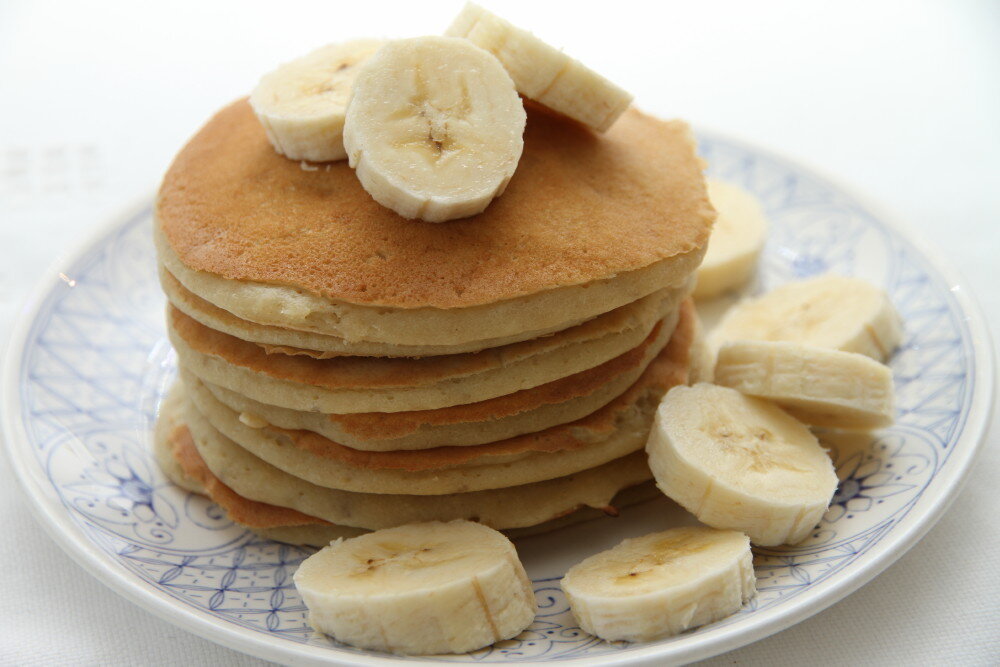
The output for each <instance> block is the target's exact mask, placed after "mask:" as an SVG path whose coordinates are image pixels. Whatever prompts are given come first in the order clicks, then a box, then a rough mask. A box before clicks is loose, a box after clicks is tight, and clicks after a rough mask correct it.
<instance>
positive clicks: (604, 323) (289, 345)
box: [160, 267, 693, 359]
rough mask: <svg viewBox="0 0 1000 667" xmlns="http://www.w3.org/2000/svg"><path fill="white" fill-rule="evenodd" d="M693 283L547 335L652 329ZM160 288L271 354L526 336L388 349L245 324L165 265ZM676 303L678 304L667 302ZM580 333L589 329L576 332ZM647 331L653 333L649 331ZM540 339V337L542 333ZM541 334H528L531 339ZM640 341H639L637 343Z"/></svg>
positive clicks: (375, 352)
mask: <svg viewBox="0 0 1000 667" xmlns="http://www.w3.org/2000/svg"><path fill="white" fill-rule="evenodd" d="M692 283H693V280H689V281H688V282H687V283H685V284H684V285H682V286H681V287H679V288H665V289H662V290H658V291H656V292H654V293H653V294H650V295H648V296H646V297H643V298H642V299H639V300H637V301H633V302H632V303H628V304H625V305H624V306H620V307H618V308H616V309H615V310H612V311H609V312H607V313H603V314H601V315H598V316H597V317H596V318H594V319H592V320H588V321H587V322H586V323H581V324H579V325H577V326H575V327H571V328H570V329H563V330H560V331H559V332H546V333H545V334H544V335H545V336H549V337H551V336H559V335H560V334H565V335H564V339H565V338H567V337H568V335H569V334H572V335H574V336H579V337H580V338H579V340H585V339H588V338H594V337H599V336H601V335H605V336H606V335H610V334H612V333H620V332H624V331H631V330H633V329H636V328H637V327H638V326H640V325H643V324H645V325H648V326H649V327H652V325H653V323H654V322H655V320H656V317H654V316H653V313H654V312H655V310H656V309H657V308H659V310H660V314H661V316H662V315H663V314H666V313H667V312H669V311H671V310H672V309H673V307H676V305H677V303H678V302H679V300H680V299H681V298H683V297H684V296H686V295H687V294H688V293H690V291H691V284H692ZM160 284H161V286H162V287H163V291H164V292H165V293H166V295H167V298H168V299H169V300H170V303H171V304H172V305H173V306H174V307H175V308H177V309H178V310H180V311H181V312H182V313H184V314H185V315H187V316H188V317H191V318H193V319H195V320H197V321H198V322H200V323H201V324H204V325H205V326H207V327H209V328H211V329H215V330H216V331H221V332H222V333H226V334H229V335H230V336H234V337H236V338H240V339H242V340H246V341H250V342H252V343H257V344H259V345H261V346H263V347H264V349H265V350H266V351H267V352H269V353H274V352H281V353H284V354H304V355H307V356H312V357H315V358H317V359H325V358H331V357H338V356H365V357H428V356H439V355H450V354H462V353H466V352H478V351H480V350H483V349H485V348H488V347H489V348H497V347H501V346H506V345H510V344H511V343H518V342H521V341H522V340H526V339H527V338H522V337H520V336H518V337H513V339H512V338H511V337H508V338H507V339H492V340H487V341H477V342H476V343H475V344H466V345H457V346H455V345H452V346H447V345H387V344H384V343H365V342H359V343H348V342H347V341H345V340H344V339H342V338H336V337H333V336H324V335H322V334H315V333H311V332H307V331H296V330H294V329H287V328H283V327H274V326H267V325H262V324H256V323H254V322H249V321H247V320H242V319H240V318H238V317H236V316H235V315H233V314H232V313H230V312H229V311H227V310H223V309H222V308H219V307H217V306H214V305H212V304H210V303H209V302H207V301H205V300H204V299H202V298H200V297H198V296H196V295H194V294H192V293H191V292H189V291H188V290H186V289H185V288H184V286H183V285H181V284H180V283H179V282H178V281H177V279H176V278H174V276H173V275H171V274H170V272H169V271H167V270H166V269H164V268H163V267H160ZM667 299H670V300H672V302H673V306H671V305H669V304H667V303H664V302H665V301H666V300H667ZM576 329H585V330H584V331H582V332H576V331H575V330H576ZM647 333H648V330H647ZM540 335H541V334H540ZM532 337H534V338H537V337H539V336H529V337H528V338H532ZM636 342H638V341H636Z"/></svg>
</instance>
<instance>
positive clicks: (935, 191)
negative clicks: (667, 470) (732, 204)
mask: <svg viewBox="0 0 1000 667" xmlns="http://www.w3.org/2000/svg"><path fill="white" fill-rule="evenodd" d="M460 4H461V3H460V2H459V1H458V0H456V1H453V2H412V1H409V2H383V1H381V0H370V1H368V2H355V3H346V2H332V1H331V0H325V1H324V2H296V1H292V0H286V1H285V2H281V3H267V4H265V3H263V2H240V3H236V2H205V1H204V0H202V1H201V2H192V1H189V0H183V1H174V2H170V3H159V4H157V5H152V4H151V3H125V2H118V3H108V2H87V3H63V4H55V3H47V2H37V3H36V2H32V3H28V2H10V1H6V2H4V3H3V4H0V100H2V104H0V128H3V129H2V130H0V259H2V261H0V341H6V339H7V336H8V333H9V327H10V324H11V322H13V321H14V320H16V319H17V317H18V316H19V312H20V308H21V304H22V303H23V301H24V298H25V297H26V295H27V294H28V293H29V291H30V290H31V288H32V287H33V285H34V284H35V283H36V282H37V281H38V280H40V279H41V278H42V277H43V276H44V275H45V273H46V271H47V269H46V267H47V266H49V265H50V264H51V262H52V261H53V260H54V259H55V258H56V257H58V256H59V255H61V254H64V253H66V252H68V251H69V250H70V249H72V248H73V247H75V246H77V245H78V244H79V243H80V242H81V240H82V239H84V238H86V237H87V236H88V235H89V234H91V233H92V230H93V229H94V228H95V227H97V226H99V225H102V224H104V223H105V222H106V221H107V220H108V219H109V218H111V217H114V216H116V215H118V214H120V212H121V211H122V210H123V209H126V208H128V207H129V206H130V205H132V204H133V203H134V202H136V201H139V200H141V199H142V198H144V197H148V196H149V194H150V193H151V192H152V191H153V190H154V189H155V187H156V184H157V182H158V180H159V178H160V176H161V175H162V173H163V171H164V169H165V168H166V166H167V165H168V163H169V161H170V159H171V157H172V155H173V153H174V152H175V151H176V150H177V149H178V148H179V147H180V145H181V144H182V143H183V142H184V141H185V139H186V138H187V137H188V136H190V135H191V134H192V133H193V132H194V130H195V129H197V127H198V126H199V125H200V124H201V123H202V122H204V120H205V119H206V118H207V117H208V116H209V115H210V114H211V113H212V112H213V110H215V109H216V108H218V107H220V106H221V105H223V104H225V103H226V102H228V101H230V100H231V99H234V98H236V97H238V96H241V95H244V94H246V93H247V92H248V91H249V90H250V89H251V88H252V87H253V86H254V84H255V82H256V79H257V78H258V77H259V76H260V74H262V73H263V72H265V71H267V70H268V69H269V68H271V67H273V66H274V65H275V64H276V63H278V62H282V61H284V60H288V59H291V58H294V57H296V56H297V55H299V54H301V53H303V52H305V51H306V50H308V49H310V48H313V47H315V46H319V45H322V44H324V43H327V42H334V41H339V40H342V39H347V38H350V37H358V36H365V35H374V36H389V37H395V36H398V37H404V36H412V35H419V34H433V33H436V32H439V31H440V30H441V29H442V28H443V27H444V26H445V25H447V23H448V22H449V21H450V19H451V16H452V15H453V14H454V13H456V12H457V11H458V9H459V7H460ZM486 4H487V5H489V6H492V7H493V8H495V9H497V10H500V11H501V12H502V13H503V14H504V15H506V16H507V17H508V18H510V19H511V20H513V21H514V22H515V23H518V24H520V25H523V26H525V27H528V28H529V29H531V30H533V31H534V32H535V33H536V34H538V35H540V36H542V37H543V38H545V39H546V40H547V41H549V42H550V43H553V44H555V45H558V46H561V47H563V48H565V50H566V51H567V52H568V53H570V54H571V55H574V56H576V57H579V58H580V59H581V60H584V61H585V62H587V63H588V64H591V65H592V66H593V67H595V69H598V70H599V71H601V72H603V73H605V74H607V75H608V76H609V77H610V78H612V79H613V80H615V81H616V82H618V83H620V84H621V85H623V86H624V87H625V88H626V89H629V90H631V91H632V92H634V93H635V95H636V101H637V104H639V105H640V106H642V107H644V108H646V109H647V110H649V111H652V112H654V113H657V114H659V115H662V116H677V117H682V118H686V119H688V120H690V121H691V122H693V123H694V124H695V125H697V126H700V127H704V128H707V129H712V130H715V131H719V132H723V133H726V134H728V135H731V136H733V137H737V138H740V139H744V140H747V141H750V142H753V143H756V144H758V145H761V146H765V147H767V148H770V149H771V150H773V151H776V152H779V153H782V154H784V155H787V156H789V157H791V158H793V159H796V160H798V161H800V162H802V163H804V164H806V165H808V166H811V167H814V168H816V169H818V170H819V171H821V172H823V173H825V174H827V175H830V176H832V177H833V178H834V179H835V180H837V181H839V182H841V183H843V184H845V185H847V186H848V187H850V188H851V189H852V190H853V191H855V192H857V193H860V194H861V195H863V196H865V197H866V198H867V199H868V200H870V201H871V202H873V203H874V204H875V205H876V207H877V209H881V210H883V211H886V212H888V214H889V216H890V217H891V218H893V219H895V220H898V221H900V222H901V224H902V226H903V227H904V229H909V230H911V231H912V232H913V233H914V235H916V236H918V237H921V238H923V240H924V241H926V242H927V243H928V246H929V247H930V248H932V249H934V250H935V251H940V255H941V256H942V257H943V258H945V259H946V260H949V261H950V263H951V264H953V265H954V266H957V267H958V269H959V270H960V271H961V272H962V274H963V275H964V276H965V281H966V282H965V284H966V286H967V288H969V289H971V291H972V292H973V293H974V294H975V295H976V296H977V297H978V299H979V301H980V303H981V304H982V306H983V309H984V311H985V312H986V316H987V319H988V321H989V322H991V323H993V326H994V327H995V326H996V323H998V322H1000V290H998V289H996V286H997V282H998V281H997V279H998V277H1000V272H998V270H997V268H996V262H997V256H998V254H1000V224H998V223H1000V3H998V2H995V1H990V0H983V1H980V2H975V1H962V2H949V3H943V2H931V1H922V2H919V1H918V2H886V1H881V0H865V1H863V2H856V1H853V0H850V1H841V2H837V3H796V2H773V1H764V2H760V1H757V2H753V3H749V2H738V1H735V0H734V1H722V0H709V1H705V2H697V3H695V2H690V3H683V4H682V3H669V4H667V3H663V4H660V3H656V4H654V3H639V2H627V1H624V0H619V1H618V2H615V3H612V4H611V5H609V4H608V3H600V4H597V3H590V2H580V1H577V2H550V3H540V2H537V1H533V2H503V3H501V2H499V0H495V1H493V2H487V3H486ZM998 430H1000V429H998V428H997V426H996V425H994V427H993V428H992V430H991V431H990V434H989V435H988V444H987V446H986V448H985V451H984V452H983V455H982V457H981V459H980V461H979V464H978V465H977V466H976V467H975V470H974V471H973V472H972V474H971V476H970V477H969V479H968V481H967V483H966V485H965V487H964V489H963V491H962V492H961V494H960V495H959V496H958V498H957V500H956V501H955V503H954V505H953V506H952V508H951V510H950V511H949V512H948V513H947V514H946V515H945V517H944V518H943V519H942V520H941V521H940V523H939V524H938V525H937V526H936V527H935V528H934V529H933V530H932V531H931V532H930V533H929V534H928V535H927V536H926V537H925V538H924V540H923V541H922V542H921V543H920V544H918V545H917V546H916V547H914V548H913V549H912V550H911V551H910V552H909V553H907V554H906V555H905V556H903V557H902V558H901V559H900V560H899V561H898V562H897V563H896V564H895V565H893V566H892V567H891V568H889V570H887V571H886V572H885V573H884V574H882V575H881V576H879V577H878V578H877V579H875V580H874V581H873V582H871V583H870V584H868V585H867V586H865V587H864V588H862V589H861V590H860V591H858V592H856V593H854V594H853V595H851V596H850V597H848V598H847V599H845V600H844V601H842V602H840V603H838V604H836V605H834V606H833V607H831V608H830V609H828V610H826V611H823V612H821V613H819V614H817V615H816V616H814V617H812V618H811V619H809V620H807V621H805V622H803V623H800V624H799V625H797V626H795V627H793V628H791V629H789V630H786V631H784V632H781V633H778V634H777V635H774V636H772V637H770V638H768V639H765V640H763V641H760V642H757V643H756V644H753V645H751V646H748V647H745V648H743V649H740V650H737V651H734V652H732V653H728V654H725V655H723V656H719V657H718V658H716V659H714V660H710V661H708V662H707V664H718V665H723V664H745V665H756V664H768V665H793V664H801V663H804V662H806V661H809V662H811V663H813V664H815V663H817V662H818V663H822V664H830V665H837V664H844V665H848V664H852V665H853V664H857V663H859V662H861V663H877V664H900V665H902V664H912V663H922V664H940V663H944V662H948V663H951V664H956V663H958V664H990V663H994V664H995V663H996V662H997V661H998V659H1000V573H998V570H997V567H996V565H995V562H996V561H995V557H994V554H995V553H996V552H997V550H998V549H1000V529H998V524H997V521H996V510H997V509H998V504H997V501H996V492H995V485H996V480H997V479H998V477H1000V453H998V443H997V439H998V434H1000V433H998ZM12 477H13V476H12V474H11V471H10V467H9V464H8V463H7V460H6V458H5V457H0V526H2V528H3V531H4V536H5V538H4V539H3V540H0V590H3V591H4V597H5V600H4V604H3V605H2V606H0V609H2V611H0V621H2V622H0V663H2V664H55V663H66V664H97V663H100V664H108V665H117V664H138V663H141V664H163V665H167V664H184V665H190V664H220V665H229V664H232V665H249V664H257V662H258V661H256V660H254V659H252V658H249V657H247V656H244V655H242V654H239V653H237V652H234V651H230V650H229V649H225V648H222V647H219V646H216V645H214V644H212V643H210V642H208V641H205V640H203V639H199V638H197V637H195V636H193V635H189V634H187V633H186V632H184V631H182V630H179V629H177V628H175V627H173V626H172V625H170V624H168V623H166V622H163V621H161V620H159V619H157V618H154V617H153V616H152V615H150V614H148V613H147V612H145V611H143V610H141V609H139V608H138V607H135V606H133V605H132V604H130V603H129V602H126V601H125V600H123V599H120V598H118V597H117V596H116V595H115V594H114V593H112V592H111V591H110V590H108V589H106V588H104V587H103V586H102V585H101V584H99V583H98V582H97V581H96V580H94V579H92V578H91V577H90V576H89V575H88V574H86V573H85V572H84V571H83V570H82V569H81V568H80V567H79V566H78V565H76V564H74V563H73V562H72V560H71V559H70V558H69V557H67V556H66V555H65V554H64V553H63V552H62V551H61V550H60V549H59V548H58V547H57V546H56V545H55V544H54V543H53V542H52V541H51V540H50V539H49V538H48V536H47V535H46V534H45V533H44V532H43V530H42V528H41V526H39V525H38V524H37V522H36V521H35V519H34V517H33V515H32V514H31V512H30V510H29V508H28V506H27V503H26V500H25V499H24V498H23V497H22V495H21V492H20V489H19V487H18V486H17V484H16V483H15V482H14V480H13V478H12ZM24 554H32V558H31V559H30V561H28V562H25V559H24Z"/></svg>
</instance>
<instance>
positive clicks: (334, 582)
mask: <svg viewBox="0 0 1000 667" xmlns="http://www.w3.org/2000/svg"><path fill="white" fill-rule="evenodd" d="M294 580H295V587H296V588H297V589H298V590H299V593H300V594H301V595H302V599H303V600H304V601H305V603H306V606H307V607H308V608H309V623H310V625H312V627H313V628H315V629H316V630H318V631H319V632H323V633H326V634H328V635H330V636H332V637H334V638H335V639H337V640H338V641H342V642H344V643H346V644H351V645H352V646H357V647H360V648H366V649H373V650H378V651H387V652H390V653H399V654H406V655H427V654H435V653H465V652H468V651H474V650H476V649H480V648H482V647H484V646H488V645H490V644H493V643H494V642H497V641H501V640H503V639H510V638H511V637H515V636H517V635H518V634H520V633H521V632H522V631H523V630H524V629H525V628H527V627H528V626H529V625H531V623H532V622H533V621H534V618H535V612H536V609H537V604H536V602H535V596H534V593H533V591H532V588H531V582H530V581H529V580H528V577H527V575H526V574H525V572H524V568H523V567H522V565H521V563H520V561H519V560H518V558H517V552H516V551H515V550H514V545H512V544H511V543H510V540H508V539H507V538H506V537H504V536H503V535H502V534H501V533H499V532H497V531H495V530H493V529H492V528H488V527H486V526H483V525H481V524H478V523H473V522H471V521H452V522H449V523H442V522H431V523H419V524H410V525H406V526H399V527H396V528H386V529H384V530H377V531H375V532H372V533H368V534H366V535H361V536H359V537H354V538H351V539H349V540H337V541H336V542H333V543H332V544H331V545H330V546H328V547H326V548H325V549H323V550H321V551H319V552H317V553H316V554H314V555H312V556H310V557H309V558H307V559H306V560H305V561H304V562H303V563H302V564H301V565H300V566H299V569H298V571H296V573H295V577H294Z"/></svg>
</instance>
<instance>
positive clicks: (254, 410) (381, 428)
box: [203, 301, 710, 451]
mask: <svg viewBox="0 0 1000 667" xmlns="http://www.w3.org/2000/svg"><path fill="white" fill-rule="evenodd" d="M677 315H678V322H677V325H676V327H674V335H673V336H672V337H671V339H670V343H669V345H668V348H667V349H668V350H669V354H670V355H671V357H672V358H678V357H677V356H676V355H680V354H684V353H685V352H684V350H685V349H686V348H687V347H695V346H698V345H700V341H701V337H700V325H699V324H698V321H697V317H696V316H695V313H694V308H693V306H692V304H691V302H690V301H686V302H685V303H684V304H682V306H681V308H680V309H679V311H678V313H677ZM668 324H669V321H668ZM703 347H704V346H703V345H700V347H698V349H702V348H703ZM671 348H673V349H671ZM633 354H636V355H637V353H633ZM630 356H631V355H623V356H622V357H619V358H617V359H615V360H612V361H609V362H605V363H604V364H602V365H601V366H598V367H595V368H592V369H589V370H587V371H583V372H581V373H576V374H575V375H571V376H568V377H565V378H562V379H560V380H556V381H555V382H550V383H548V384H545V385H541V386H539V387H533V388H532V389H525V390H523V391H520V392H516V393H514V394H508V395H506V396H498V397H497V398H493V399H489V400H487V401H481V402H478V403H470V404H466V405H456V406H452V407H449V408H440V409H437V410H422V411H411V412H367V413H355V414H341V415H337V414H322V413H317V412H305V411H300V410H291V409H287V408H281V407H277V406H273V405H268V404H265V403H261V402H259V401H255V400H253V399H250V398H247V397H246V396H243V395H242V394H238V393H236V392H233V391H230V390H228V389H225V388H223V387H219V386H218V385H214V384H211V383H208V382H204V381H203V383H204V384H205V386H206V387H207V388H208V389H209V391H211V392H212V394H213V395H214V396H215V398H216V399H218V400H219V401H220V402H221V403H223V404H225V405H226V406H228V407H229V408H231V409H232V410H235V411H236V412H240V413H245V415H244V419H245V420H246V421H247V422H248V423H253V422H266V423H269V424H272V425H274V426H278V427H280V428H284V429H290V430H305V431H313V432H316V433H318V434H320V435H322V436H324V437H325V438H328V439H330V440H333V441H334V442H338V443H340V444H342V445H344V446H347V447H351V448H353V449H360V450H364V451H398V450H415V449H430V448H432V447H449V446H453V447H460V446H470V445H481V444H485V443H490V442H496V441H498V440H505V439H507V438H513V437H516V436H518V435H522V434H525V433H534V432H537V431H543V430H545V429H548V428H550V427H552V426H556V425H558V424H566V423H568V422H572V421H576V420H578V419H581V418H583V417H585V416H587V415H589V414H591V413H593V412H595V411H597V410H599V409H601V408H602V407H604V406H605V405H607V404H608V403H610V402H611V401H612V400H614V399H615V398H617V397H618V396H620V395H621V394H622V393H624V392H625V391H626V390H627V389H628V388H629V387H631V386H632V385H633V384H634V383H635V382H636V381H637V380H638V379H639V377H640V375H642V373H643V372H644V370H645V367H646V364H643V363H640V364H636V363H634V361H633V360H632V359H630V358H629V357H630ZM688 357H689V363H688V366H689V367H690V371H691V372H692V373H697V374H698V377H704V372H705V367H704V366H703V364H704V363H705V361H706V359H705V357H704V356H703V355H700V354H699V355H694V354H690V353H688ZM709 370H710V369H709Z"/></svg>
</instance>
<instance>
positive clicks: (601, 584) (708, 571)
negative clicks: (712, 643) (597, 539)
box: [562, 526, 756, 642]
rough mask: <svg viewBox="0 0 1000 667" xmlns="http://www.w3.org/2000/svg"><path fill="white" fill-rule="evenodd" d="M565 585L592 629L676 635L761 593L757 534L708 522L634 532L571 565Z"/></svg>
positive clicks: (645, 637) (601, 633) (635, 637)
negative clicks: (754, 544) (754, 550)
mask: <svg viewBox="0 0 1000 667" xmlns="http://www.w3.org/2000/svg"><path fill="white" fill-rule="evenodd" d="M562 589H563V592H564V593H566V599H567V600H569V605H570V609H571V610H572V612H573V616H574V617H575V618H576V620H577V622H578V623H579V624H580V627H581V628H582V629H583V630H585V631H587V632H589V633H590V634H592V635H596V636H598V637H600V638H602V639H607V640H609V641H616V640H625V641H632V642H635V641H649V640H652V639H659V638H661V637H667V636H670V635H676V634H678V633H680V632H683V631H685V630H687V629H689V628H695V627H698V626H699V625H705V624H706V623H711V622H713V621H717V620H719V619H721V618H725V617H726V616H729V615H730V614H732V613H734V612H736V611H738V610H739V608H740V607H742V606H743V603H744V602H746V601H747V600H749V599H750V598H751V597H753V595H754V593H755V591H756V579H755V577H754V572H753V555H752V554H751V552H750V540H749V539H747V536H746V535H744V534H743V533H740V532H737V531H735V530H716V529H714V528H705V527H703V526H698V527H686V528H672V529H670V530H667V531H664V532H662V533H653V534H651V535H645V536H643V537H637V538H633V539H628V540H625V541H624V542H622V543H621V544H619V545H618V546H616V547H614V548H613V549H609V550H607V551H602V552H601V553H599V554H596V555H594V556H591V557H590V558H588V559H586V560H584V561H583V562H582V563H579V564H577V565H574V566H573V567H571V568H570V569H569V571H568V572H566V576H565V577H563V580H562Z"/></svg>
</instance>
